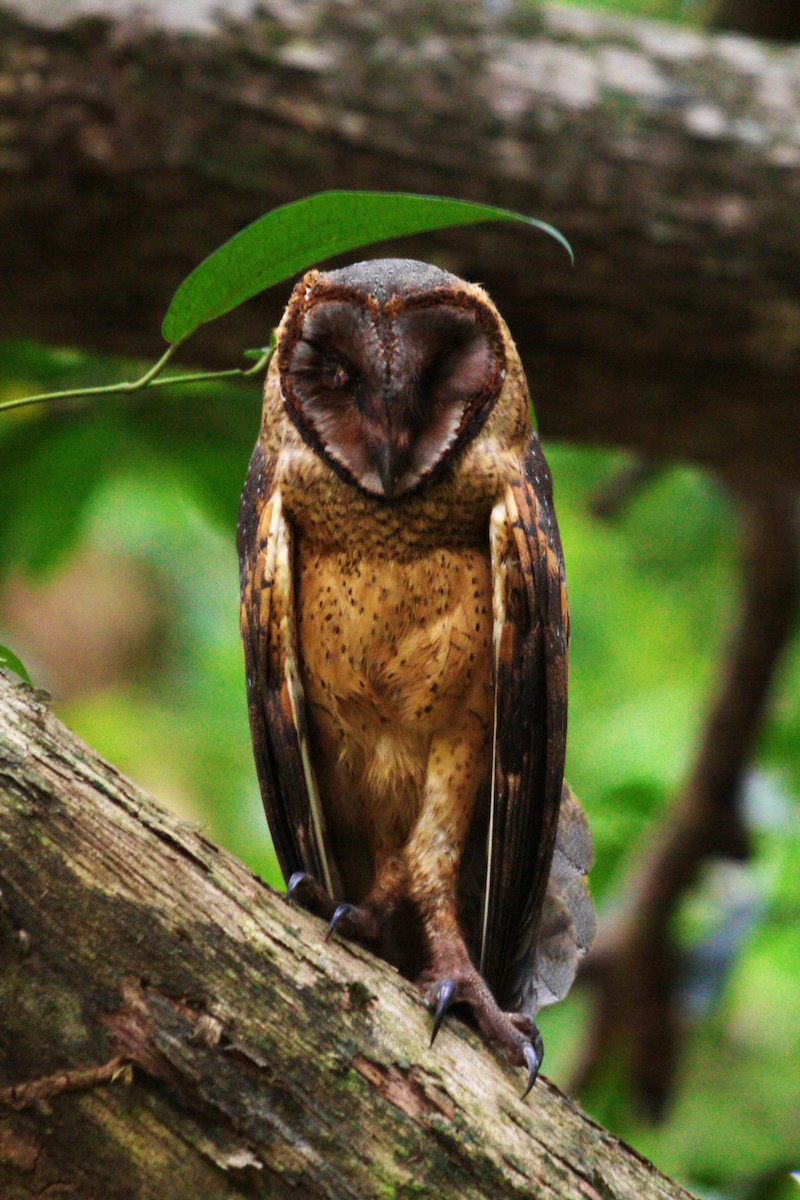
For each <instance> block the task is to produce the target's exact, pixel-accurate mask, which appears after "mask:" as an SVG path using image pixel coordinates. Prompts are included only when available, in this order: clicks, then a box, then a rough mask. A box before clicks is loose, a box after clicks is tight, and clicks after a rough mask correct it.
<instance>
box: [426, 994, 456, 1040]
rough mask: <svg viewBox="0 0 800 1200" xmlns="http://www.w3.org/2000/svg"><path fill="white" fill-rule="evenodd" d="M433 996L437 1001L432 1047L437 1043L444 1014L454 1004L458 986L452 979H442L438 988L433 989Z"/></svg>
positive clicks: (432, 1031)
mask: <svg viewBox="0 0 800 1200" xmlns="http://www.w3.org/2000/svg"><path fill="white" fill-rule="evenodd" d="M433 994H434V997H435V999H436V1012H435V1013H434V1014H433V1029H432V1030H431V1045H433V1043H434V1042H435V1041H436V1035H437V1033H438V1032H439V1030H440V1028H441V1025H442V1021H443V1020H444V1014H445V1013H446V1012H447V1010H448V1008H449V1007H450V1005H451V1004H452V1003H453V997H454V996H455V994H456V985H455V984H454V983H453V981H452V979H440V980H439V982H438V983H437V985H436V987H435V988H434V989H433Z"/></svg>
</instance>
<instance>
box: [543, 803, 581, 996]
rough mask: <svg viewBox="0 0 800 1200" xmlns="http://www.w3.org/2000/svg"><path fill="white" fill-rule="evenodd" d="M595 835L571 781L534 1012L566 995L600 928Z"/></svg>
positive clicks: (556, 854)
mask: <svg viewBox="0 0 800 1200" xmlns="http://www.w3.org/2000/svg"><path fill="white" fill-rule="evenodd" d="M591 865H592V839H591V835H590V833H589V825H588V822H587V820H586V815H585V813H584V811H583V809H582V808H581V806H580V804H579V803H578V801H577V800H576V799H575V796H574V795H573V792H572V790H571V788H570V786H569V784H568V783H566V782H565V783H564V786H563V789H562V793H561V809H560V811H559V816H558V830H557V832H556V847H555V852H554V854H553V865H552V867H551V869H550V878H549V880H548V883H547V893H546V895H545V899H544V906H543V909H542V919H541V925H540V927H539V944H538V946H537V950H536V963H535V968H534V972H533V981H532V983H533V992H534V1003H533V1010H534V1012H535V1011H536V1010H537V1009H539V1008H542V1007H544V1006H545V1005H547V1004H555V1003H556V1001H558V1000H563V999H564V997H565V996H566V994H567V992H568V991H569V989H570V988H571V987H572V984H573V981H574V979H575V975H576V973H577V970H578V962H579V961H580V959H581V957H582V956H583V955H584V954H585V953H586V951H587V950H588V949H589V946H590V945H591V943H592V938H593V937H594V933H595V915H594V905H593V904H592V898H591V896H590V895H589V889H588V887H587V883H586V876H587V874H588V872H589V868H590V867H591Z"/></svg>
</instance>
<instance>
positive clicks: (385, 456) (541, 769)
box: [239, 260, 591, 1081]
mask: <svg viewBox="0 0 800 1200" xmlns="http://www.w3.org/2000/svg"><path fill="white" fill-rule="evenodd" d="M239 548H240V555H241V563H242V633H243V638H244V644H245V655H246V661H247V676H248V696H249V706H250V719H251V728H252V733H253V743H254V750H255V756H256V763H257V768H258V772H259V778H260V782H261V787H262V794H263V797H264V802H265V806H266V810H267V815H268V817H269V820H270V826H271V829H272V832H273V837H274V840H275V845H276V849H277V853H278V857H279V860H280V862H281V866H282V868H283V871H284V874H285V876H286V878H287V880H290V881H291V883H290V888H291V890H292V891H293V892H294V894H295V895H296V896H297V897H298V898H300V899H302V900H304V902H305V903H306V904H307V905H308V907H310V908H312V909H313V910H315V911H317V912H318V913H320V914H321V915H324V916H326V917H327V918H328V919H330V920H331V923H332V925H335V927H336V928H337V929H338V931H339V932H342V933H345V934H347V935H349V936H352V937H354V938H356V939H358V940H360V941H361V942H362V943H364V944H366V945H368V946H370V947H372V948H373V949H375V950H376V951H377V952H378V953H380V954H382V955H383V956H384V957H385V958H387V959H388V960H389V961H391V962H393V963H394V964H395V965H397V966H398V967H399V968H400V969H401V970H402V971H403V972H404V973H405V974H406V975H408V976H409V977H410V978H413V979H416V980H417V982H418V983H419V984H420V986H421V987H422V988H423V989H424V990H425V992H426V994H427V995H428V997H429V999H431V1001H432V1002H433V1003H434V1004H435V1005H436V1008H437V1012H436V1018H435V1024H434V1031H435V1030H436V1029H437V1028H438V1024H439V1022H440V1021H441V1019H442V1016H443V1013H444V1011H445V1009H446V1008H447V1007H448V1005H449V1004H450V1003H451V1002H461V1003H463V1004H465V1005H467V1006H468V1007H469V1009H470V1010H471V1011H472V1014H473V1016H474V1018H475V1020H476V1021H477V1024H478V1026H479V1028H480V1029H481V1030H482V1032H483V1034H484V1036H486V1037H487V1038H488V1039H489V1040H490V1041H492V1042H494V1043H495V1044H497V1045H499V1046H500V1047H502V1048H503V1049H504V1050H505V1052H506V1053H507V1055H508V1056H509V1058H510V1059H511V1060H512V1061H514V1062H526V1063H527V1064H528V1067H529V1072H530V1076H531V1081H532V1079H533V1078H534V1077H535V1073H536V1071H537V1070H538V1066H539V1063H540V1060H541V1053H542V1051H541V1039H540V1038H539V1036H538V1032H537V1030H536V1026H535V1024H534V1022H533V1014H534V1012H535V1010H536V1008H537V1007H538V1006H539V1005H540V1004H541V1003H545V1002H548V1001H549V1000H551V999H555V998H558V997H559V996H560V995H561V994H563V993H564V992H565V991H566V989H567V987H568V986H569V982H570V981H571V977H572V975H573V974H574V967H575V960H576V955H577V953H578V951H579V950H580V949H581V948H585V943H586V942H587V940H588V937H589V936H590V933H591V913H590V906H589V904H588V899H587V897H586V893H585V889H584V887H583V882H582V876H583V873H584V872H585V870H586V868H587V866H588V857H589V853H590V852H589V848H588V838H587V836H586V831H585V825H584V823H583V821H582V816H581V814H580V810H579V809H578V808H577V805H576V804H575V802H574V801H573V800H572V798H571V797H570V795H569V793H568V792H566V793H565V795H566V799H565V801H564V803H563V804H562V820H561V825H560V826H559V805H560V803H561V802H562V775H563V762H564V744H565V730H566V657H567V622H568V618H567V610H566V598H565V592H564V583H563V567H562V560H561V548H560V543H559V539H558V531H557V527H556V523H555V516H554V513H553V509H552V499H551V492H550V479H549V474H548V471H547V467H546V464H545V462H544V458H543V457H542V454H541V451H540V449H539V446H538V442H537V440H536V437H535V435H533V434H532V433H531V430H530V424H529V407H528V394H527V387H526V384H525V379H524V376H523V373H522V368H521V366H520V363H519V358H518V356H517V353H516V349H515V347H514V344H513V342H512V341H511V338H510V335H509V334H508V331H507V329H506V328H505V326H504V324H503V322H502V320H501V319H500V317H499V315H498V313H497V310H496V309H495V308H494V306H493V305H492V303H491V301H490V300H489V298H488V297H487V296H486V294H485V293H484V292H483V291H482V290H481V289H480V288H478V287H476V286H474V285H470V284H466V283H464V282H463V281H462V280H459V279H457V278H455V277H454V276H452V275H449V274H448V273H446V272H444V271H440V270H438V269H437V268H435V267H429V266H426V265H425V264H422V263H411V262H405V261H403V260H383V261H381V260H378V261H376V262H369V263H360V264H356V265H355V266H353V267H349V268H345V269H344V270H342V271H334V272H328V273H320V272H316V271H311V272H309V273H308V274H307V275H306V276H305V277H304V278H303V279H302V280H301V281H300V283H299V284H298V285H297V287H296V288H295V290H294V293H293V295H292V298H291V300H290V303H289V305H288V307H287V310H286V313H285V315H284V318H283V321H282V322H281V326H280V328H279V331H278V345H277V353H276V356H275V358H274V359H273V362H272V364H271V366H270V370H269V373H268V376H267V382H266V387H265V399H264V411H263V419H262V426H261V433H260V437H259V441H258V443H257V445H256V449H255V451H254V454H253V458H252V461H251V466H250V472H249V475H248V480H247V484H246V486H245V492H244V495H243V499H242V509H241V515H240V525H239ZM557 827H558V829H559V851H558V852H557V854H556V862H555V866H554V868H553V870H552V871H551V860H552V858H553V851H554V846H555V843H556V831H557ZM548 881H549V887H548ZM543 914H544V916H543ZM545 935H546V936H545Z"/></svg>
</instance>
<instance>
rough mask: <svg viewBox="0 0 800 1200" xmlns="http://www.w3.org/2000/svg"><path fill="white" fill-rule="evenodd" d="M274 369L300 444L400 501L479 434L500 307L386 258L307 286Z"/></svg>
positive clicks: (425, 270) (298, 295)
mask: <svg viewBox="0 0 800 1200" xmlns="http://www.w3.org/2000/svg"><path fill="white" fill-rule="evenodd" d="M278 366H279V370H280V376H281V388H282V392H283V397H284V403H285V405H286V410H287V412H288V414H289V416H290V417H291V419H292V421H293V422H294V424H295V426H296V427H297V429H298V430H299V431H300V434H301V436H302V437H303V439H304V440H305V441H306V442H307V443H308V444H309V445H311V446H312V447H313V448H314V449H315V450H316V451H317V452H318V453H319V454H320V455H321V456H322V457H323V458H324V459H325V460H326V461H327V462H328V463H329V464H330V466H331V467H333V469H334V470H335V471H336V472H337V473H338V474H339V475H340V476H341V477H342V478H344V479H346V480H348V481H349V482H350V483H353V484H354V485H355V486H356V487H358V488H360V489H361V490H362V491H364V492H367V493H368V494H370V495H373V496H377V497H380V498H382V499H399V498H401V497H403V496H406V495H408V494H409V493H410V492H413V491H415V490H416V489H417V488H418V487H419V486H421V485H422V484H423V483H425V482H426V481H429V480H431V479H432V478H434V477H437V476H438V475H439V474H441V473H443V472H444V471H445V470H446V469H447V465H448V464H449V463H450V462H452V461H453V457H454V455H456V454H458V452H459V451H460V450H461V449H462V448H463V447H464V446H465V445H466V444H467V442H469V441H470V440H471V439H472V438H473V437H474V436H475V435H476V434H477V433H478V432H479V430H480V429H481V428H482V426H483V424H484V423H485V421H486V418H487V417H488V415H489V413H490V411H491V409H492V407H493V405H494V403H495V401H496V400H497V397H498V395H499V393H500V389H501V388H502V385H503V378H504V376H505V353H504V350H503V337H502V332H501V329H500V324H499V321H498V318H497V315H496V313H495V312H494V310H493V308H492V307H491V306H490V305H489V304H487V303H486V302H485V301H484V300H483V299H482V298H481V297H480V296H478V295H476V294H474V292H471V291H470V290H469V289H468V288H467V287H466V286H465V285H464V283H463V282H462V281H461V280H459V279H457V278H456V277H455V276H454V275H450V274H448V273H447V272H446V271H440V270H438V269H437V268H436V267H430V266H428V265H427V264H424V263H417V262H412V261H406V260H403V259H379V260H376V261H372V262H367V263H357V264H356V265H355V266H352V267H346V268H345V269H344V270H341V271H331V272H329V273H327V274H320V273H318V272H310V273H309V274H308V275H306V276H305V277H304V278H303V279H302V280H301V281H300V283H299V284H298V285H297V287H296V288H295V290H294V293H293V295H292V299H291V301H290V304H289V308H288V310H287V317H286V321H285V323H284V326H283V329H282V335H281V339H280V341H279V345H278Z"/></svg>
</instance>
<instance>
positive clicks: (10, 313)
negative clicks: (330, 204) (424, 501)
mask: <svg viewBox="0 0 800 1200" xmlns="http://www.w3.org/2000/svg"><path fill="white" fill-rule="evenodd" d="M2 32H3V38H2V49H1V50H0V120H1V121H2V125H1V126H0V133H1V134H2V149H0V271H2V275H3V278H4V280H5V287H4V289H3V292H2V295H0V328H2V330H3V331H4V332H5V333H7V334H14V335H17V336H19V335H24V336H35V337H40V338H45V339H48V340H50V341H53V340H61V341H65V342H71V343H74V344H76V345H81V346H90V347H95V348H98V349H106V350H114V351H118V352H121V353H126V354H141V355H144V356H147V357H154V356H155V353H156V352H157V349H158V336H157V329H158V326H159V323H160V319H161V316H162V315H163V312H164V311H165V308H166V305H167V302H168V300H169V297H170V296H171V294H172V292H173V291H174V289H175V287H176V286H177V284H178V283H179V282H180V280H181V278H182V277H183V276H184V274H186V273H187V272H188V270H189V269H191V267H193V266H194V265H196V263H197V262H198V261H199V260H200V259H201V258H202V257H203V256H204V254H206V253H208V252H209V251H210V250H212V249H213V248H214V247H215V246H216V245H218V244H219V243H220V242H221V241H223V240H224V239H225V238H226V237H228V236H229V235H231V234H232V233H233V232H234V231H235V230H236V229H238V228H240V227H241V226H243V225H244V224H245V223H246V222H248V221H249V220H251V219H253V218H255V217H256V216H258V215H260V214H261V213H262V212H264V211H265V210H266V209H268V208H269V207H271V206H273V205H276V204H279V203H283V202H285V201H288V200H291V199H295V198H297V197H298V196H300V195H305V194H308V193H311V192H314V191H317V190H321V189H324V188H329V187H360V188H380V189H392V188H396V189H406V190H416V191H421V192H435V193H443V194H455V195H459V196H464V197H472V198H476V199H483V200H490V201H492V202H494V203H496V204H500V205H507V206H510V207H514V208H518V209H521V210H523V211H525V212H529V213H533V214H536V215H538V216H540V217H544V218H547V219H548V220H551V221H553V222H554V223H556V224H557V225H559V226H560V227H561V228H562V229H563V231H564V232H565V233H566V234H567V236H568V237H570V239H571V240H572V242H573V243H574V246H575V250H576V253H577V265H576V267H575V268H574V269H570V268H569V267H568V265H567V264H566V262H565V260H564V257H563V252H562V251H561V250H560V249H559V248H558V247H556V246H555V244H551V243H550V242H549V241H547V240H546V239H545V238H543V237H541V236H534V235H530V234H526V233H523V232H521V231H518V230H512V229H510V228H505V227H502V228H501V227H484V228H479V229H475V228H473V229H469V230H460V231H451V232H448V233H442V234H436V235H426V236H425V237H424V238H418V239H406V240H404V241H402V242H401V243H398V244H396V245H392V246H389V247H387V248H386V250H384V249H383V248H382V249H379V250H377V251H376V250H372V249H371V250H369V251H367V252H366V253H368V254H373V255H374V254H375V253H382V252H387V251H389V252H399V253H401V254H405V255H417V256H420V257H424V258H433V259H436V260H438V261H439V262H441V263H442V264H443V265H445V266H447V267H449V268H451V269H453V270H455V271H456V272H457V273H460V274H462V275H464V276H467V277H470V278H477V279H480V280H482V281H484V282H485V283H486V284H487V285H488V287H489V289H490V291H491V292H492V294H493V296H494V298H495V299H496V301H497V302H498V305H499V307H500V309H501V310H502V311H503V313H504V315H505V316H506V318H507V319H508V321H509V324H510V326H511V329H512V332H513V334H514V336H515V338H516V340H517V342H518V343H519V345H520V347H521V350H522V353H523V357H524V359H525V362H526V366H527V369H528V371H529V374H530V378H531V383H532V390H533V394H534V400H535V403H536V406H537V411H538V414H539V418H540V423H541V426H542V429H543V431H544V433H545V434H547V435H549V436H554V437H565V438H571V439H574V440H576V441H583V442H586V441H589V442H602V443H607V444H609V443H614V444H620V445H625V446H630V447H633V448H636V449H638V450H640V451H642V452H643V453H645V454H648V455H653V456H662V457H688V458H693V459H695V460H699V461H701V462H705V463H711V464H716V465H720V464H723V465H725V467H726V469H727V472H728V474H731V473H733V474H735V473H736V471H737V470H739V469H740V468H744V467H745V466H755V467H756V468H760V469H763V470H766V471H769V472H770V473H780V474H782V475H783V476H784V477H785V478H786V479H787V480H789V481H791V482H792V483H794V484H797V482H798V481H800V422H799V421H798V420H797V394H798V389H800V286H799V285H798V280H799V279H800V205H798V203H797V196H798V192H800V121H798V119H797V118H798V105H799V103H800V53H798V51H796V50H787V49H775V48H771V49H770V48H767V47H765V46H763V45H761V44H758V43H755V42H749V41H747V40H745V39H743V38H736V37H731V36H730V35H728V36H720V37H707V36H703V35H701V34H699V33H694V32H689V31H686V30H678V29H671V28H670V27H668V26H666V25H657V24H650V23H647V22H633V21H627V20H620V19H613V18H606V17H604V16H602V15H600V14H598V13H596V12H593V11H591V10H589V9H569V8H560V7H557V6H554V5H549V4H545V5H543V6H542V7H541V8H540V7H532V8H530V9H528V8H527V7H525V8H522V7H521V6H513V7H512V8H509V10H508V11H507V14H506V15H504V16H501V15H497V13H496V11H495V9H494V8H492V7H491V6H489V5H483V4H481V3H479V2H478V0H465V3H463V4H461V5H457V6H454V5H450V6H443V5H442V4H441V3H439V2H438V0H385V2H384V3H383V4H381V5H380V6H379V7H378V8H376V6H375V4H374V2H373V0H350V2H348V3H347V4H344V3H342V2H341V0H303V2H301V0H267V2H266V3H265V4H263V5H262V6H261V15H260V16H257V17H255V18H253V19H252V20H250V21H246V22H243V21H238V20H228V21H227V22H226V23H225V24H224V25H223V26H222V27H221V28H220V30H219V31H218V32H217V33H216V34H215V35H214V36H203V35H201V34H198V33H192V34H189V33H184V34H178V33H176V32H174V31H169V32H167V31H159V30H158V29H147V28H142V26H141V25H140V24H136V23H132V22H130V21H124V20H123V21H117V22H112V21H109V22H103V21H101V20H96V19H92V20H83V21H79V22H76V23H74V24H72V25H70V26H68V27H66V28H64V29H62V30H60V31H58V30H53V29H48V30H43V29H40V28H37V27H36V26H34V25H33V24H30V23H28V24H25V23H22V22H21V21H20V20H19V19H17V18H15V17H13V16H11V15H6V16H5V17H4V18H3V31H2ZM350 257H351V258H352V255H351V256H350ZM287 291H288V285H287V286H285V287H281V288H279V289H277V290H276V292H275V293H273V294H271V295H269V296H268V297H267V298H266V300H262V301H261V302H257V303H255V304H251V305H248V306H246V307H245V308H244V309H242V310H239V312H238V313H236V314H234V315H232V316H229V317H227V318H225V319H224V320H222V321H220V322H216V323H214V324H213V325H212V326H209V327H208V328H207V330H206V331H205V333H204V334H202V335H201V336H200V337H198V339H197V341H196V342H192V343H190V347H189V350H190V351H191V352H192V353H194V355H195V359H196V361H202V362H204V363H207V364H209V365H216V364H218V363H221V362H224V363H225V364H226V365H231V363H232V362H236V361H239V358H238V356H239V353H240V351H241V350H242V349H243V348H245V347H247V346H251V345H260V344H263V341H264V337H265V333H266V330H267V328H268V326H269V325H271V324H272V323H274V322H275V320H276V319H277V317H278V314H279V311H280V307H281V305H282V304H283V302H284V300H285V297H286V294H287ZM192 347H193V350H192Z"/></svg>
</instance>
